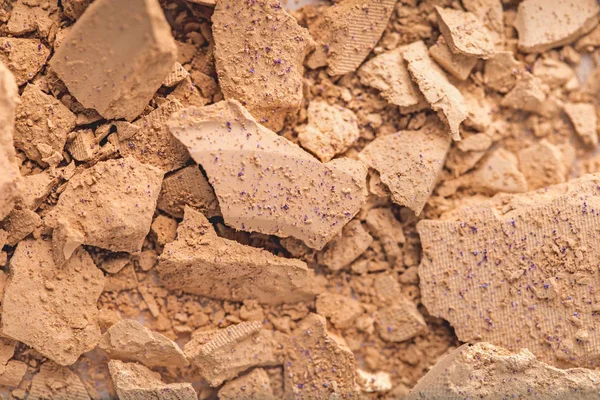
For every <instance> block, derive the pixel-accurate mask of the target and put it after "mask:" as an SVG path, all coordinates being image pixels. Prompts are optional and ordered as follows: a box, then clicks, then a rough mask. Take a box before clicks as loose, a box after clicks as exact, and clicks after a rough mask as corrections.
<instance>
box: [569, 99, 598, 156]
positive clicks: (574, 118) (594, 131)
mask: <svg viewBox="0 0 600 400" xmlns="http://www.w3.org/2000/svg"><path fill="white" fill-rule="evenodd" d="M565 113H566V114H567V116H568V117H569V119H570V120H571V123H572V124H573V126H574V127H575V132H577V134H578V135H579V137H581V139H582V140H583V142H584V143H585V144H587V145H588V146H594V147H596V146H597V145H598V128H597V117H596V107H594V105H593V104H591V103H566V104H565Z"/></svg>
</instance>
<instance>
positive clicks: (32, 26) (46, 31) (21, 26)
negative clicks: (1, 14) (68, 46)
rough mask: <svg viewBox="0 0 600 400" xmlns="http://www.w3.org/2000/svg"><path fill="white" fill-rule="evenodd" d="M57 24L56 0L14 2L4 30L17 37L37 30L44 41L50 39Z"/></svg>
mask: <svg viewBox="0 0 600 400" xmlns="http://www.w3.org/2000/svg"><path fill="white" fill-rule="evenodd" d="M59 22H60V15H59V7H58V0H47V1H39V0H36V1H30V0H16V2H14V3H13V5H12V10H11V12H10V19H9V20H8V23H7V24H6V28H7V30H8V32H9V33H11V34H13V35H17V36H20V35H22V34H24V33H28V32H33V31H35V30H37V31H38V32H39V34H40V36H41V37H43V38H44V39H51V37H52V36H53V35H54V33H56V29H57V26H58V23H59ZM49 36H50V38H49ZM49 41H50V42H51V40H49Z"/></svg>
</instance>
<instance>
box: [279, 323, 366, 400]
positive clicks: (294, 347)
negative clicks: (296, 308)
mask: <svg viewBox="0 0 600 400" xmlns="http://www.w3.org/2000/svg"><path fill="white" fill-rule="evenodd" d="M314 360H318V362H314ZM283 367H284V374H283V376H284V389H285V393H286V397H285V398H294V399H330V398H342V399H345V398H358V394H359V388H358V384H357V382H356V375H355V360H354V354H352V351H350V349H349V348H348V347H347V346H346V344H345V342H344V339H342V338H341V337H339V336H336V335H334V334H332V333H330V332H328V330H327V321H326V320H325V318H324V317H322V316H320V315H318V314H309V315H308V316H307V317H306V318H304V319H303V320H302V321H300V323H299V325H298V327H297V328H296V329H295V330H294V332H293V336H292V337H291V338H290V339H289V343H288V344H287V346H286V359H285V363H284V364H283Z"/></svg>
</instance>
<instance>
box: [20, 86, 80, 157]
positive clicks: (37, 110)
mask: <svg viewBox="0 0 600 400" xmlns="http://www.w3.org/2000/svg"><path fill="white" fill-rule="evenodd" d="M73 128H75V115H74V114H73V113H72V112H71V111H69V109H68V108H67V107H65V106H64V105H63V104H62V103H61V102H60V101H58V100H57V99H55V98H54V97H52V96H50V95H47V94H46V93H44V92H42V91H41V90H40V89H39V88H38V87H37V86H35V85H32V84H29V85H27V86H26V87H25V90H24V91H23V94H22V95H21V104H19V106H18V107H17V115H16V121H15V134H14V143H15V147H16V148H17V149H19V150H22V151H24V152H25V154H26V155H27V158H29V159H31V160H33V161H36V162H38V163H40V164H42V165H45V164H49V163H46V162H44V161H43V160H44V159H45V158H47V157H48V156H50V155H51V154H53V153H54V154H57V155H58V157H59V159H58V161H60V160H62V155H61V154H62V152H63V148H64V147H65V143H66V142H67V135H68V134H69V132H71V130H73ZM48 153H50V154H48ZM53 164H54V163H53ZM56 164H58V162H56V163H55V164H54V165H56Z"/></svg>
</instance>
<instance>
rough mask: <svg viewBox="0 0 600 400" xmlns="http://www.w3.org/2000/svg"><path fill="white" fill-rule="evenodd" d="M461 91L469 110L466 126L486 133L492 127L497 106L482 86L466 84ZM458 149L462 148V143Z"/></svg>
mask: <svg viewBox="0 0 600 400" xmlns="http://www.w3.org/2000/svg"><path fill="white" fill-rule="evenodd" d="M460 90H461V93H462V94H463V96H464V98H465V102H466V103H467V107H468V109H469V116H468V117H467V119H466V120H465V126H466V127H469V128H471V129H474V130H476V131H479V132H485V131H486V130H487V129H488V128H489V127H490V126H491V125H492V122H493V115H492V114H493V112H494V111H495V107H496V105H495V104H494V103H492V101H490V99H488V97H486V95H485V89H484V88H483V87H481V86H476V85H474V84H465V85H462V86H461V88H460ZM471 137H472V136H471ZM463 139H464V138H463ZM458 147H461V145H460V143H459V144H458Z"/></svg>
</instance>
